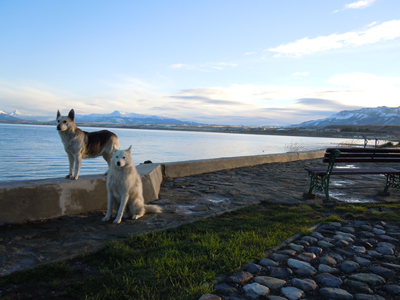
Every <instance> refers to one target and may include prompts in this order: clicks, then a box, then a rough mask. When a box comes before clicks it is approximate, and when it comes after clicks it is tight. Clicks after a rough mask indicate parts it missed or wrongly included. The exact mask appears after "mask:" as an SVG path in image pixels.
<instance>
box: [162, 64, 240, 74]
mask: <svg viewBox="0 0 400 300" xmlns="http://www.w3.org/2000/svg"><path fill="white" fill-rule="evenodd" d="M236 66H238V65H237V64H235V63H225V62H219V63H214V62H209V63H205V64H198V65H187V64H172V65H170V66H169V68H171V69H182V70H197V71H202V72H212V71H215V70H224V69H225V68H228V67H232V68H233V67H236Z"/></svg>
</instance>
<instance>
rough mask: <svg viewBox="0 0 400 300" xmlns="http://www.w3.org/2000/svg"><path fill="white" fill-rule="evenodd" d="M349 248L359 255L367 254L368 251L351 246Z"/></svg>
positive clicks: (361, 247) (360, 247)
mask: <svg viewBox="0 0 400 300" xmlns="http://www.w3.org/2000/svg"><path fill="white" fill-rule="evenodd" d="M349 248H350V249H351V250H352V251H354V252H355V253H357V254H363V253H365V252H367V250H366V249H365V247H363V246H350V247H349Z"/></svg>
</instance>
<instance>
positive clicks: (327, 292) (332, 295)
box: [319, 287, 353, 300]
mask: <svg viewBox="0 0 400 300" xmlns="http://www.w3.org/2000/svg"><path fill="white" fill-rule="evenodd" d="M319 293H320V294H321V296H322V297H323V298H324V299H334V300H336V299H337V300H352V299H353V296H352V295H351V294H350V293H348V292H347V291H345V290H342V289H339V288H330V287H327V288H322V289H320V290H319Z"/></svg>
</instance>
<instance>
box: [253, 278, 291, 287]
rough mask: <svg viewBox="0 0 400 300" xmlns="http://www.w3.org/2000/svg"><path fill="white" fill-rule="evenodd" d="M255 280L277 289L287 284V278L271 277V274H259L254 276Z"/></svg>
mask: <svg viewBox="0 0 400 300" xmlns="http://www.w3.org/2000/svg"><path fill="white" fill-rule="evenodd" d="M254 281H255V282H257V283H259V284H262V285H265V286H267V287H268V288H270V289H271V290H277V289H280V288H281V287H283V286H284V285H285V284H286V281H285V280H282V279H278V278H274V277H269V276H257V277H254Z"/></svg>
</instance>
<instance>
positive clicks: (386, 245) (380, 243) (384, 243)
mask: <svg viewBox="0 0 400 300" xmlns="http://www.w3.org/2000/svg"><path fill="white" fill-rule="evenodd" d="M377 246H378V247H388V248H390V249H396V246H395V245H393V244H391V243H387V242H379V243H378V245H377Z"/></svg>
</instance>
